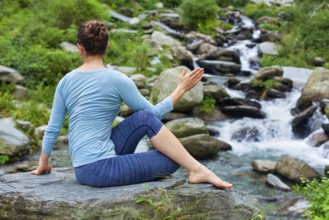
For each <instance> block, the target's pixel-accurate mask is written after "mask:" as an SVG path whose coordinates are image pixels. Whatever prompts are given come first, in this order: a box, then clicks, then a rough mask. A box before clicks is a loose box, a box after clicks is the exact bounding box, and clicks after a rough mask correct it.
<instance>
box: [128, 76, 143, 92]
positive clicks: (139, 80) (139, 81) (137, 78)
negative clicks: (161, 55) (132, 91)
mask: <svg viewBox="0 0 329 220" xmlns="http://www.w3.org/2000/svg"><path fill="white" fill-rule="evenodd" d="M130 79H131V80H132V81H133V82H134V83H135V85H136V86H137V88H139V89H141V88H144V87H145V85H146V80H147V78H146V77H145V76H144V75H143V74H134V75H132V76H130Z"/></svg>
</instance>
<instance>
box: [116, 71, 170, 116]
mask: <svg viewBox="0 0 329 220" xmlns="http://www.w3.org/2000/svg"><path fill="white" fill-rule="evenodd" d="M120 83H121V85H119V86H118V89H119V93H120V95H121V99H122V100H123V101H124V102H125V103H126V104H127V106H128V107H129V108H131V109H132V110H133V111H139V110H144V109H147V110H149V111H151V112H152V113H154V114H155V115H156V116H157V117H158V118H160V119H161V118H163V117H164V116H165V115H166V114H167V113H168V112H170V111H172V110H173V106H172V101H171V98H170V96H168V97H167V98H165V99H164V100H162V101H161V102H159V103H158V104H156V105H153V104H152V103H150V102H149V101H148V100H147V99H145V98H144V96H142V95H141V94H140V92H139V91H138V89H137V87H136V85H135V83H134V82H133V81H132V80H131V79H130V78H128V77H127V76H125V79H124V80H122V81H121V82H120Z"/></svg>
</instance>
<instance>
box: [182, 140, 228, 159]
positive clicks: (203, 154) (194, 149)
mask: <svg viewBox="0 0 329 220" xmlns="http://www.w3.org/2000/svg"><path fill="white" fill-rule="evenodd" d="M179 141H180V142H181V143H182V144H183V146H184V147H185V148H186V150H187V151H188V152H189V153H190V154H191V155H192V156H193V157H195V158H197V159H201V160H202V159H209V158H213V157H215V156H216V155H217V153H218V152H219V151H220V150H221V148H223V149H226V150H227V149H232V147H231V146H230V145H229V144H228V143H226V142H224V141H220V140H218V139H216V138H214V137H211V136H210V135H207V134H197V135H192V136H189V137H185V138H179Z"/></svg>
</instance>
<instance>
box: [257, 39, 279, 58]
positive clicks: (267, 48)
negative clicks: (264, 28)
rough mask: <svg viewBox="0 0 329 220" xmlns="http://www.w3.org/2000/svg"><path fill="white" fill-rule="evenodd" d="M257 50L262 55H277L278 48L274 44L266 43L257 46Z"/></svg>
mask: <svg viewBox="0 0 329 220" xmlns="http://www.w3.org/2000/svg"><path fill="white" fill-rule="evenodd" d="M259 50H260V51H261V52H262V53H263V54H268V55H279V50H280V47H279V46H278V45H277V44H276V43H273V42H268V41H267V42H263V43H260V44H259Z"/></svg>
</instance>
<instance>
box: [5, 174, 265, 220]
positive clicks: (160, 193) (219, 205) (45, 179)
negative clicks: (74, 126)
mask: <svg viewBox="0 0 329 220" xmlns="http://www.w3.org/2000/svg"><path fill="white" fill-rule="evenodd" d="M164 195H172V197H171V198H172V199H171V200H166V199H168V197H165V196H164ZM138 199H139V201H140V203H139V204H138V203H137V202H136V201H137V200H138ZM147 199H150V201H163V203H164V205H166V203H169V204H170V205H171V204H172V203H174V204H175V207H184V208H185V209H186V210H184V211H185V212H184V213H187V215H188V219H200V218H202V216H204V217H207V218H211V219H219V220H221V219H222V220H224V219H225V220H236V219H252V218H254V217H255V216H257V214H258V213H260V210H259V206H258V202H257V200H255V199H253V198H250V197H249V196H246V195H244V194H242V193H240V192H237V191H234V190H231V191H229V190H220V189H216V188H215V187H213V186H211V185H209V184H195V185H192V184H187V183H185V181H183V180H181V179H176V178H166V179H162V180H157V181H152V182H147V183H141V184H135V185H128V186H120V187H105V188H93V187H89V186H83V185H80V184H78V183H77V181H76V179H75V177H74V173H73V171H72V170H68V169H58V170H56V171H53V172H52V173H50V174H47V175H41V176H33V175H31V174H29V173H17V174H6V175H3V176H1V177H0V218H1V219H12V218H13V216H15V219H26V220H32V219H33V220H34V219H45V220H52V219H136V218H137V219H138V217H142V214H143V215H144V217H145V214H146V215H147V216H149V217H152V216H153V215H154V207H153V206H150V205H149V204H148V203H147V202H143V201H144V200H147ZM152 209H153V211H152Z"/></svg>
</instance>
